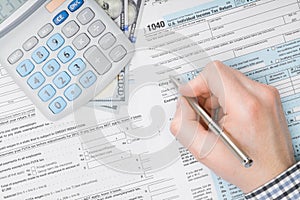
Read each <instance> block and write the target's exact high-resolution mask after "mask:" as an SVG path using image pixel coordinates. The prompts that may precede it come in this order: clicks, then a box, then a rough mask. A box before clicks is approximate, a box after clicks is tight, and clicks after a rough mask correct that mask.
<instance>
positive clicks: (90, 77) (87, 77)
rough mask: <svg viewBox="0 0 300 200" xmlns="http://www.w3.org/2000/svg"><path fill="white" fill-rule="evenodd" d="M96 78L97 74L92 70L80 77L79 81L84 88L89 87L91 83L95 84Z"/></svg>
mask: <svg viewBox="0 0 300 200" xmlns="http://www.w3.org/2000/svg"><path fill="white" fill-rule="evenodd" d="M96 80H97V77H96V75H95V74H94V73H93V72H92V71H87V72H86V73H85V74H83V75H82V76H81V77H80V79H79V82H80V84H81V85H82V86H83V87H84V88H88V87H90V86H91V85H93V83H95V81H96Z"/></svg>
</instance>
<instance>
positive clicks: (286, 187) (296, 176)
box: [245, 162, 300, 200]
mask: <svg viewBox="0 0 300 200" xmlns="http://www.w3.org/2000/svg"><path fill="white" fill-rule="evenodd" d="M245 198H246V199H250V200H269V199H270V200H298V199H300V162H298V163H296V164H295V165H293V166H292V167H290V168H289V169H287V170H286V171H284V172H283V173H281V174H280V175H278V176H277V177H276V178H274V179H273V180H271V181H270V182H268V183H266V184H265V185H263V186H261V187H260V188H258V189H256V190H254V191H253V192H251V193H248V194H246V195H245Z"/></svg>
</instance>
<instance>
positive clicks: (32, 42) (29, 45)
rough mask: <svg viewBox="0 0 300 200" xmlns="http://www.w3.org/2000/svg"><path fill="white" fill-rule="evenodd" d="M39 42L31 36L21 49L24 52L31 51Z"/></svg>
mask: <svg viewBox="0 0 300 200" xmlns="http://www.w3.org/2000/svg"><path fill="white" fill-rule="evenodd" d="M38 42H39V40H38V39H37V38H36V37H35V36H33V37H31V38H29V39H28V40H27V41H26V42H25V43H24V44H23V49H24V50H25V51H30V50H31V49H33V47H35V46H36V45H37V43H38Z"/></svg>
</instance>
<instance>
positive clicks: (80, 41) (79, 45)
mask: <svg viewBox="0 0 300 200" xmlns="http://www.w3.org/2000/svg"><path fill="white" fill-rule="evenodd" d="M90 41H91V40H90V38H89V37H88V36H87V35H86V34H85V33H81V34H80V35H78V36H77V37H76V38H75V39H74V40H73V45H74V46H75V48H76V49H77V50H82V49H83V48H85V47H86V46H87V45H88V44H89V43H90Z"/></svg>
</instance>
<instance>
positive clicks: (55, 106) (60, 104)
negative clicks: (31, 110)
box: [49, 97, 67, 114]
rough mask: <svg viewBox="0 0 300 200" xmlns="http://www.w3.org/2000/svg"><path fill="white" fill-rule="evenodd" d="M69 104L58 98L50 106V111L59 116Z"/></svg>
mask: <svg viewBox="0 0 300 200" xmlns="http://www.w3.org/2000/svg"><path fill="white" fill-rule="evenodd" d="M66 106H67V102H66V101H65V100H64V99H63V98H62V97H57V98H56V99H54V100H53V101H52V102H51V103H50V104H49V109H50V110H51V111H52V112H53V113H54V114H58V113H60V112H61V111H63V110H64V109H65V107H66Z"/></svg>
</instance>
